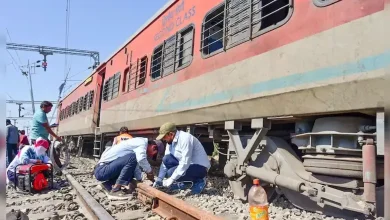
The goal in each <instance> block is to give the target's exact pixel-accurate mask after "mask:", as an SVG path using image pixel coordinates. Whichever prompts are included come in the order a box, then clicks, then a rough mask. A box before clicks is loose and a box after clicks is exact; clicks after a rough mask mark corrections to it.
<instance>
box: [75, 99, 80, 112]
mask: <svg viewBox="0 0 390 220" xmlns="http://www.w3.org/2000/svg"><path fill="white" fill-rule="evenodd" d="M79 105H80V99H78V100H77V101H76V104H75V106H74V108H75V114H76V115H77V114H78V113H79Z"/></svg>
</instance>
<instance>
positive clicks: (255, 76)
mask: <svg viewBox="0 0 390 220" xmlns="http://www.w3.org/2000/svg"><path fill="white" fill-rule="evenodd" d="M389 22H390V1H389V0H375V1H365V0H356V1H351V0H299V1H298V0H225V1H221V0H209V1H197V0H176V1H170V2H168V3H167V4H166V5H165V6H164V7H163V8H162V9H161V10H160V11H158V12H157V13H156V15H155V16H153V17H152V18H151V19H150V20H149V21H147V23H146V24H145V25H144V26H143V27H141V28H140V29H139V31H137V33H135V34H134V35H133V36H132V37H131V38H130V39H129V40H128V41H127V42H126V43H125V44H124V45H123V46H121V47H120V49H119V50H117V51H116V52H115V53H114V54H113V55H112V56H110V57H109V59H107V60H106V61H105V63H104V64H102V65H101V66H99V67H98V69H97V70H96V71H95V73H94V74H93V75H92V76H95V75H96V74H97V75H98V76H99V78H95V79H94V80H98V81H96V82H95V84H93V85H95V86H94V89H95V90H94V94H93V100H94V103H92V106H94V108H92V109H90V110H87V111H78V110H75V109H80V106H85V104H84V103H85V101H86V100H88V99H85V94H84V93H85V92H86V91H87V90H88V89H86V88H87V87H88V85H87V87H85V86H84V84H85V83H83V84H81V85H80V86H79V87H78V88H76V89H75V90H74V91H73V92H72V93H71V94H69V95H68V96H67V97H65V98H64V99H63V100H62V103H61V106H60V113H59V127H58V132H59V134H60V135H61V136H64V137H65V138H66V139H67V140H70V145H72V146H83V147H79V148H76V149H80V150H79V151H78V153H79V155H81V154H83V153H85V154H90V155H94V156H96V157H99V156H100V154H101V153H102V151H103V150H104V146H105V143H106V142H107V141H108V140H110V139H111V138H112V136H113V135H116V133H117V132H118V130H119V128H120V127H121V126H127V127H128V128H129V129H130V130H131V133H132V134H133V135H134V136H137V135H142V136H148V137H150V138H151V139H152V138H154V137H155V136H156V134H157V131H158V127H159V126H160V125H161V124H163V123H164V122H167V121H171V122H174V123H176V124H177V125H178V126H179V127H180V129H182V130H186V131H188V132H191V133H192V134H194V135H195V136H196V137H198V138H199V139H200V140H201V142H202V143H203V144H204V146H205V148H206V151H207V152H208V153H209V154H211V153H212V152H213V151H214V147H215V146H217V148H218V150H219V152H220V155H219V157H220V158H219V162H220V165H221V167H223V169H224V173H225V174H226V176H227V178H229V183H230V185H231V188H232V190H233V192H234V194H235V195H236V196H237V197H239V198H241V199H243V200H246V196H247V192H248V189H249V188H250V186H251V179H252V178H259V179H261V180H262V182H263V184H264V187H265V188H266V190H267V192H268V195H269V200H272V199H273V198H275V195H276V194H278V193H282V194H284V195H285V196H286V198H287V199H289V200H290V201H291V202H292V203H293V204H294V205H296V206H297V207H299V208H302V209H305V210H309V211H317V212H322V213H325V214H329V215H334V216H340V217H345V216H348V217H359V216H365V217H370V216H371V217H372V216H375V215H377V216H381V215H383V208H384V204H383V191H384V188H383V184H384V165H383V160H384V158H383V154H384V135H383V134H384V115H383V107H384V106H383V101H384V94H383V89H382V88H383V87H384V85H383V82H384V80H383V79H384V74H385V71H386V68H389V67H390V42H389V41H388V40H386V39H385V36H386V35H389V34H390V33H389V29H388V28H385V27H386V26H385V24H387V23H389ZM386 32H387V33H386ZM99 80H101V81H99ZM89 87H91V88H92V87H93V86H92V84H89ZM82 95H84V99H82V100H81V101H80V99H79V98H80V97H81V96H82ZM77 100H79V102H78V104H73V107H70V109H71V110H69V106H70V104H71V103H75V102H76V101H77ZM71 106H72V105H71ZM75 106H79V107H75ZM72 109H73V110H72ZM69 111H70V112H71V113H69ZM74 111H76V112H77V113H75V112H74ZM64 112H65V113H64ZM64 115H66V116H65V117H64ZM363 174H364V175H363Z"/></svg>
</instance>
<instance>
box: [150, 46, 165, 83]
mask: <svg viewBox="0 0 390 220" xmlns="http://www.w3.org/2000/svg"><path fill="white" fill-rule="evenodd" d="M163 47H164V44H161V45H160V46H158V47H156V48H155V49H154V51H153V55H152V62H151V64H150V65H151V66H150V76H151V79H152V80H156V79H158V78H161V64H162V62H161V60H162V50H163Z"/></svg>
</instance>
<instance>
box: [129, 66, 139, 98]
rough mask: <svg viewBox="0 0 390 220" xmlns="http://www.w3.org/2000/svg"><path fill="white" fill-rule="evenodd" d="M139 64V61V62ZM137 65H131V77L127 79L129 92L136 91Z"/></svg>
mask: <svg viewBox="0 0 390 220" xmlns="http://www.w3.org/2000/svg"><path fill="white" fill-rule="evenodd" d="M137 62H138V60H137ZM137 68H138V66H137V63H130V70H129V75H128V78H127V91H128V92H130V91H133V90H134V89H135V81H136V78H137Z"/></svg>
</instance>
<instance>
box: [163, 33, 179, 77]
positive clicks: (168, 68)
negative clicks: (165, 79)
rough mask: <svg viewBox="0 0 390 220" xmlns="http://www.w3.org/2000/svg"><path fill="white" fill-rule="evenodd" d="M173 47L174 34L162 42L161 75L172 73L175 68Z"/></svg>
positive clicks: (174, 42)
mask: <svg viewBox="0 0 390 220" xmlns="http://www.w3.org/2000/svg"><path fill="white" fill-rule="evenodd" d="M175 49H176V35H174V36H172V37H170V38H168V39H167V40H165V42H164V49H163V65H162V66H163V67H162V69H163V72H162V75H163V76H166V75H168V74H171V73H173V71H174V70H175V65H174V63H175Z"/></svg>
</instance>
